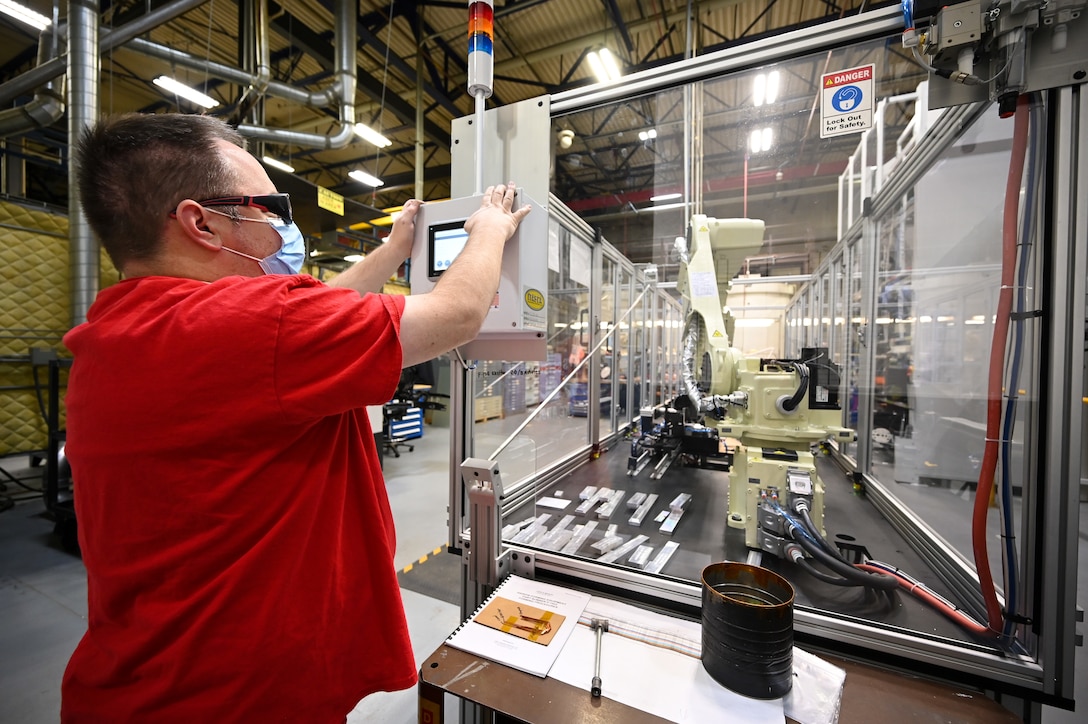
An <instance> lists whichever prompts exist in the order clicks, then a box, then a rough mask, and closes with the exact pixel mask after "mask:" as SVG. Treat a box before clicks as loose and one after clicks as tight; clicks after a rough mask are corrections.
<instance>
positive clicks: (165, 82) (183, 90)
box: [152, 75, 219, 108]
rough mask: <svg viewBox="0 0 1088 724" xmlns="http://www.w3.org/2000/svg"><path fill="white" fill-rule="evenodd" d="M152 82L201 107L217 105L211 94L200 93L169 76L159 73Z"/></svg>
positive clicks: (217, 102)
mask: <svg viewBox="0 0 1088 724" xmlns="http://www.w3.org/2000/svg"><path fill="white" fill-rule="evenodd" d="M152 82H153V83H154V84H155V85H157V86H158V87H160V88H162V89H163V90H165V91H167V92H168V93H172V94H174V95H175V96H178V97H180V98H184V99H185V100H187V101H189V102H190V103H195V104H197V105H198V106H201V107H203V108H215V107H216V106H217V105H219V101H217V100H215V99H214V98H212V97H211V96H209V95H205V94H204V93H201V92H200V91H198V90H196V89H195V88H190V87H189V86H187V85H185V84H184V83H179V82H177V81H176V80H174V79H173V78H171V77H169V76H166V75H160V76H159V77H158V78H156V79H155V80H153V81H152Z"/></svg>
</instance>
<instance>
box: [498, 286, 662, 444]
mask: <svg viewBox="0 0 1088 724" xmlns="http://www.w3.org/2000/svg"><path fill="white" fill-rule="evenodd" d="M648 291H650V287H649V286H647V287H645V288H643V290H642V291H641V292H640V293H639V295H638V296H637V297H635V301H634V302H632V303H631V306H630V307H628V308H627V311H626V312H624V313H623V316H622V317H620V318H619V321H618V322H616V326H615V327H613V328H612V331H611V332H609V333H608V334H606V335H605V336H604V337H601V341H600V342H598V343H597V344H596V345H595V346H594V347H593V349H592V350H590V352H589V354H587V355H586V356H585V359H583V360H582V361H581V362H579V363H578V364H577V365H576V366H575V367H574V369H572V370H571V371H570V374H568V375H567V376H566V377H564V378H563V381H562V382H560V383H559V385H558V386H557V387H556V388H555V389H554V390H552V391H551V392H549V393H548V396H547V397H545V398H544V399H543V400H541V401H540V404H539V405H537V406H536V409H535V410H533V411H532V412H530V413H529V416H528V417H526V418H525V420H524V421H522V423H521V424H520V425H518V427H517V429H516V430H514V431H513V432H512V433H510V437H508V438H506V439H505V440H503V441H502V444H501V445H499V447H498V448H496V450H495V452H493V453H491V455H490V456H489V457H488V458H487V459H488V460H489V461H494V460H495V459H496V458H498V457H499V455H501V454H502V451H503V450H505V449H506V447H507V446H508V445H509V444H510V443H512V442H513V441H514V438H516V437H517V436H518V435H520V434H521V431H522V430H524V429H525V428H526V427H528V426H529V423H530V422H532V421H533V420H534V419H536V416H537V415H539V414H540V411H541V410H543V409H544V408H545V407H547V406H548V403H549V402H551V401H552V399H554V398H555V396H556V395H558V394H559V391H560V390H562V389H563V388H564V387H566V386H567V383H568V382H570V381H571V379H572V378H573V377H574V376H575V375H576V374H578V372H579V371H580V370H581V369H582V368H583V367H585V366H586V365H587V364H589V361H590V360H591V359H593V356H594V355H595V354H597V350H599V349H600V348H601V345H603V344H604V343H605V342H607V341H608V338H609V337H611V336H612V335H613V334H615V333H616V330H617V329H618V328H619V326H620V323H621V322H623V320H625V319H627V317H629V316H630V315H631V312H632V311H634V309H635V307H636V306H637V305H638V303H639V302H641V301H642V298H643V297H644V296H646V292H648Z"/></svg>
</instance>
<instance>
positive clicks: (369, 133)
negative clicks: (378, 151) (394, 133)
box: [355, 123, 393, 148]
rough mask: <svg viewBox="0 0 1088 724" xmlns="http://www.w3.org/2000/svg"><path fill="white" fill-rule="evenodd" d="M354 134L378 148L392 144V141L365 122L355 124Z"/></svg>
mask: <svg viewBox="0 0 1088 724" xmlns="http://www.w3.org/2000/svg"><path fill="white" fill-rule="evenodd" d="M355 134H356V135H357V136H359V138H361V139H363V140H364V141H368V142H370V143H372V144H374V145H375V146H377V147H378V148H385V147H386V146H392V145H393V142H392V141H390V140H389V139H388V138H386V137H385V136H383V135H382V134H380V133H378V132H377V131H375V130H374V129H373V128H371V127H370V126H368V125H366V124H365V123H356V124H355Z"/></svg>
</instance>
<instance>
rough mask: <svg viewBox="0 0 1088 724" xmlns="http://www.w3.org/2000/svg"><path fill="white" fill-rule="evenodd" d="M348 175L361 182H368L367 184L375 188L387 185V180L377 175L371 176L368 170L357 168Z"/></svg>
mask: <svg viewBox="0 0 1088 724" xmlns="http://www.w3.org/2000/svg"><path fill="white" fill-rule="evenodd" d="M348 176H351V177H352V178H353V179H355V180H356V181H358V182H359V183H361V184H366V185H367V186H371V187H373V188H377V187H379V186H384V185H385V181H382V180H381V179H380V178H378V177H377V176H371V175H370V174H368V173H367V172H366V171H359V170H355V171H352V172H351V173H349V174H348Z"/></svg>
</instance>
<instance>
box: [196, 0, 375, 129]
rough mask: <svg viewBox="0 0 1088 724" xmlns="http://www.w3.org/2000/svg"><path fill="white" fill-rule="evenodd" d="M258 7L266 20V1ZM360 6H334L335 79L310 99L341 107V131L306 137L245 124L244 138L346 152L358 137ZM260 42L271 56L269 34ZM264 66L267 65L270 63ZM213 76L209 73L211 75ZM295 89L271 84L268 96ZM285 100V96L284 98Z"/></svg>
mask: <svg viewBox="0 0 1088 724" xmlns="http://www.w3.org/2000/svg"><path fill="white" fill-rule="evenodd" d="M259 4H260V5H262V6H264V7H265V11H264V12H265V13H266V17H267V12H268V11H267V0H259ZM357 7H358V6H357V4H356V3H355V2H354V1H353V0H336V2H335V4H334V6H333V15H334V20H333V27H334V28H335V29H336V30H335V33H336V36H335V56H336V57H335V66H336V67H335V69H334V70H333V72H334V74H335V76H336V77H335V79H334V80H333V82H332V83H331V84H330V85H329V86H328V87H327V88H326V89H325V90H324V91H323V94H317V95H313V96H311V94H307V96H308V98H317V97H322V98H324V99H325V100H326V102H325V103H324V105H326V106H329V105H333V104H334V103H337V102H338V103H339V104H340V128H339V130H337V131H336V133H334V134H330V135H321V134H317V133H303V132H301V131H288V130H285V129H282V128H267V127H265V126H254V125H247V124H242V125H240V126H238V132H239V133H241V134H242V135H243V136H248V137H250V138H256V139H258V140H261V141H268V142H271V143H283V144H289V145H293V146H303V147H305V148H320V149H324V150H330V149H337V148H343V147H345V146H347V145H348V144H349V143H351V141H352V139H353V138H354V137H355V84H356V78H355V73H356V62H355V45H356V40H357V38H358V28H357V25H356V24H357V23H358V18H357V17H356V15H357ZM257 37H258V42H262V43H263V44H264V46H265V48H264V50H262V51H261V54H262V55H267V53H268V50H267V48H268V34H267V32H263V33H260V34H259V35H258V36H257ZM262 62H267V59H265V60H263V61H262ZM209 72H210V71H209ZM288 88H290V89H291V90H292V91H294V90H295V89H294V88H291V87H290V86H287V85H285V84H282V83H269V84H268V89H267V92H268V94H269V95H279V94H280V93H281V92H282V91H283V90H285V89H288ZM281 97H286V96H281Z"/></svg>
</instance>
